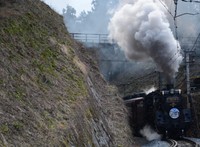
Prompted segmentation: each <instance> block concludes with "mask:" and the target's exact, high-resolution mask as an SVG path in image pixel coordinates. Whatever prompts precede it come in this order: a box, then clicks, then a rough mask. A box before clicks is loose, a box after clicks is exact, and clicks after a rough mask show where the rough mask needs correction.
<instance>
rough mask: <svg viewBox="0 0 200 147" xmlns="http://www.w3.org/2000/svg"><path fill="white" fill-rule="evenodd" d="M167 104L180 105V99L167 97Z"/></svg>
mask: <svg viewBox="0 0 200 147" xmlns="http://www.w3.org/2000/svg"><path fill="white" fill-rule="evenodd" d="M166 102H167V103H178V102H179V97H176V96H173V97H167V98H166Z"/></svg>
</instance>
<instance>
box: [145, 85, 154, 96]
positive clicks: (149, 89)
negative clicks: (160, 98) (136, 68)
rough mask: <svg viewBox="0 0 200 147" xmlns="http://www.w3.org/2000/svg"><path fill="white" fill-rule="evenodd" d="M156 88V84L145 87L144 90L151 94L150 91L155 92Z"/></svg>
mask: <svg viewBox="0 0 200 147" xmlns="http://www.w3.org/2000/svg"><path fill="white" fill-rule="evenodd" d="M155 90H156V87H155V86H152V87H150V88H147V89H144V90H143V91H144V92H145V93H146V94H149V93H151V92H153V91H155Z"/></svg>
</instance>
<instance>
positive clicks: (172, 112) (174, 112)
mask: <svg viewBox="0 0 200 147" xmlns="http://www.w3.org/2000/svg"><path fill="white" fill-rule="evenodd" d="M179 115H180V111H179V110H178V109H177V108H172V109H171V110H170V111H169V116H170V117H171V118H173V119H176V118H178V117H179Z"/></svg>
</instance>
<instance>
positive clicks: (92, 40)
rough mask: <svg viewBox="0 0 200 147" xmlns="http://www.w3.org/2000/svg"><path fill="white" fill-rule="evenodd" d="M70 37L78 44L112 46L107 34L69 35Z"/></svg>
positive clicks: (112, 43) (112, 42)
mask: <svg viewBox="0 0 200 147" xmlns="http://www.w3.org/2000/svg"><path fill="white" fill-rule="evenodd" d="M70 35H71V37H72V38H73V39H75V40H77V41H79V42H82V43H87V44H110V45H114V44H115V43H114V41H110V40H109V38H108V34H89V33H70Z"/></svg>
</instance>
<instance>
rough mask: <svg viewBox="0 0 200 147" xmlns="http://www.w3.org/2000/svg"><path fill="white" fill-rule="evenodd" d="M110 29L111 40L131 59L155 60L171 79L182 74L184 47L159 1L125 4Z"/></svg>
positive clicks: (138, 1) (114, 16)
mask: <svg viewBox="0 0 200 147" xmlns="http://www.w3.org/2000/svg"><path fill="white" fill-rule="evenodd" d="M108 29H109V37H110V39H113V40H114V41H116V42H117V44H118V45H119V46H120V47H121V48H122V49H123V50H124V52H125V55H126V57H127V58H128V59H131V60H135V61H149V60H153V61H154V62H155V64H156V65H157V67H158V68H159V71H162V72H164V73H165V75H166V77H167V78H168V79H171V78H172V77H173V76H174V75H175V73H176V72H177V71H178V68H179V64H180V63H181V61H182V56H181V53H180V45H179V43H178V42H177V41H176V39H175V38H174V36H173V33H172V31H171V30H170V27H169V22H168V20H167V18H166V15H165V9H164V8H163V6H161V4H160V3H159V2H158V0H136V1H135V3H133V2H132V3H128V2H127V3H126V4H123V5H121V7H120V8H119V9H118V10H117V11H116V12H115V14H114V15H113V17H112V18H111V21H110V23H109V26H108Z"/></svg>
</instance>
